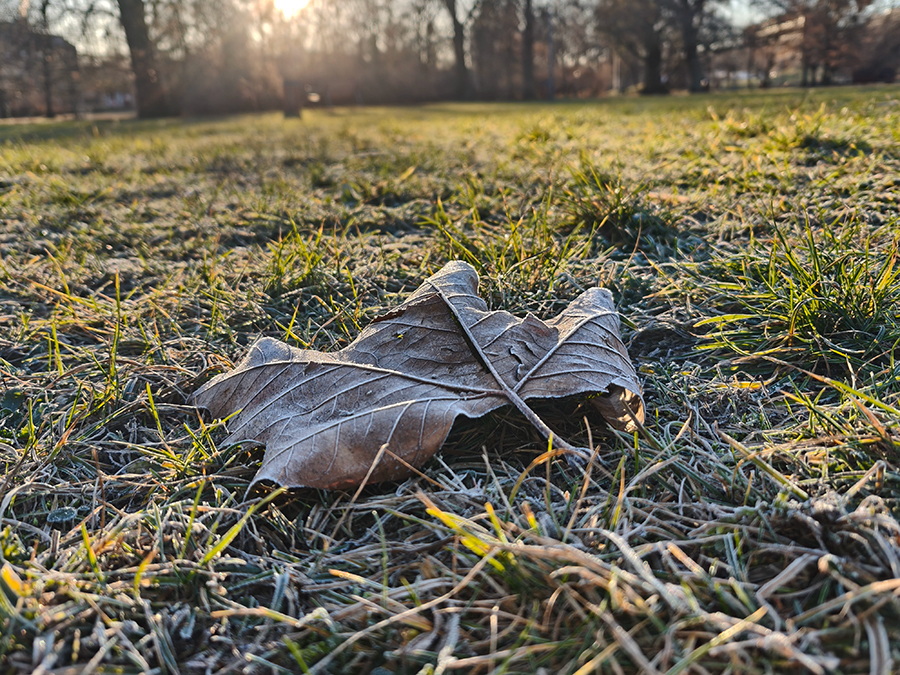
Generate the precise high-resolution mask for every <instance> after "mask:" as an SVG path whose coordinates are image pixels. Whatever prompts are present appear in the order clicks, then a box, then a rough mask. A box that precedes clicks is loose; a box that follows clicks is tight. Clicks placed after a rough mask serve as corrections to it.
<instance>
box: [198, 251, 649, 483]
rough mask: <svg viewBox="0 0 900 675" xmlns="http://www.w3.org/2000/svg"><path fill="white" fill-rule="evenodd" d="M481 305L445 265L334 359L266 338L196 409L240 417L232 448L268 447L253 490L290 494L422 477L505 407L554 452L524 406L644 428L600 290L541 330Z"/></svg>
mask: <svg viewBox="0 0 900 675" xmlns="http://www.w3.org/2000/svg"><path fill="white" fill-rule="evenodd" d="M477 291H478V275H477V273H476V272H475V270H474V269H473V268H472V266H471V265H469V264H467V263H464V262H459V261H456V262H451V263H448V264H447V265H446V266H445V267H444V268H443V269H442V270H441V271H440V272H438V273H437V274H435V275H434V276H433V277H431V278H430V279H428V280H427V281H426V282H425V283H424V284H422V286H421V287H420V288H419V289H418V290H416V292H415V293H413V294H412V296H410V298H409V299H408V300H407V301H406V302H404V303H403V304H402V305H400V306H399V307H397V308H396V309H394V310H393V311H391V312H389V313H387V314H385V315H384V316H381V317H379V318H377V319H375V320H374V321H373V322H372V323H371V325H369V326H368V327H367V328H366V329H365V330H363V331H362V333H360V335H359V337H357V339H356V340H354V341H353V343H351V344H350V345H348V346H347V347H345V348H344V349H342V350H340V351H339V352H335V353H322V352H317V351H312V350H302V349H296V348H293V347H289V346H288V345H286V344H284V343H282V342H279V341H278V340H273V339H271V338H262V339H260V340H259V341H257V342H256V343H255V344H254V345H253V346H252V347H251V348H250V351H249V353H248V354H247V356H246V357H245V358H244V359H243V360H242V361H241V362H240V363H239V364H238V365H237V367H236V368H235V369H234V370H232V371H231V372H228V373H223V374H222V375H218V376H217V377H215V378H213V379H212V380H211V381H210V382H208V383H207V384H206V385H204V386H203V387H202V388H200V389H199V390H198V391H197V393H196V394H195V395H194V403H195V404H196V405H197V406H199V407H201V408H206V409H208V410H209V411H210V412H211V413H212V414H213V415H214V416H215V417H226V416H228V415H231V414H233V413H234V412H236V411H238V410H240V413H239V414H238V415H237V416H236V418H235V419H234V420H233V421H232V422H231V425H232V432H231V435H230V436H229V437H228V438H227V439H226V443H238V442H241V441H256V442H259V443H262V444H265V446H266V452H265V457H264V459H263V462H262V466H261V467H260V469H259V472H258V473H257V475H256V478H255V479H254V483H256V482H257V481H260V480H271V481H274V482H275V483H278V484H280V485H285V486H290V487H317V488H346V487H350V486H354V485H359V484H360V483H361V482H363V481H364V480H367V482H369V483H374V482H378V481H383V480H395V479H398V478H402V477H405V476H407V475H409V474H410V473H411V472H410V470H409V468H407V467H406V466H404V464H403V463H402V462H401V461H398V459H397V457H399V458H401V459H402V460H403V461H405V462H407V463H408V464H409V465H411V466H414V467H419V466H421V465H422V464H423V463H424V462H426V461H427V460H428V459H429V458H430V457H431V456H432V455H434V453H436V452H437V451H438V450H439V449H440V447H441V445H442V444H443V442H444V440H445V439H446V438H447V434H448V433H449V432H450V427H451V426H452V425H453V422H454V420H455V419H456V418H457V417H458V416H460V415H465V416H466V417H470V418H476V417H480V416H482V415H484V414H486V413H488V412H490V411H492V410H495V409H496V408H499V407H501V406H504V405H508V404H512V405H514V406H515V407H516V408H518V409H519V410H520V411H521V412H522V413H523V414H524V415H525V416H526V418H527V419H528V421H529V422H530V423H531V424H532V425H534V426H535V428H536V429H538V431H540V432H541V433H542V434H543V435H544V437H545V438H547V437H549V435H550V430H549V428H548V427H547V425H546V424H544V422H543V421H541V420H540V418H539V417H538V416H537V415H536V414H535V413H534V411H532V410H531V408H529V407H528V405H527V403H526V401H528V400H529V399H539V398H561V397H566V396H575V395H584V394H605V395H603V396H594V397H592V398H591V399H590V400H591V402H592V403H594V405H595V406H596V407H597V409H598V410H599V412H600V413H601V414H602V415H603V416H604V417H605V418H606V420H607V421H608V422H609V423H610V424H611V425H612V426H614V427H616V428H619V429H627V430H630V429H633V428H634V422H633V420H632V418H635V419H637V420H643V416H644V411H643V401H642V399H641V389H640V385H639V384H638V380H637V375H636V374H635V372H634V368H633V367H632V365H631V362H630V361H629V359H628V354H627V352H626V351H625V347H624V345H623V344H622V340H621V338H620V336H619V320H618V315H617V314H616V311H615V308H614V306H613V302H612V295H611V294H610V292H609V291H607V290H605V289H600V288H592V289H590V290H588V291H586V292H585V293H583V294H582V295H581V296H579V297H578V298H576V299H575V300H574V301H573V302H572V303H571V304H570V305H569V307H567V308H566V309H565V311H563V312H562V313H561V314H559V316H557V317H555V318H553V319H550V320H549V321H546V322H544V321H541V320H539V319H537V318H536V317H534V316H533V315H531V314H529V315H527V316H526V317H525V318H524V319H520V318H517V317H515V316H513V315H512V314H510V313H508V312H500V311H496V312H491V311H488V309H487V305H486V304H485V302H484V300H482V299H481V298H479V297H478V295H477ZM554 445H555V446H556V447H558V448H563V449H569V450H574V449H573V448H572V447H571V446H569V445H568V444H567V443H565V442H564V441H562V440H557V439H554ZM382 448H383V449H382ZM395 456H396V457H395ZM379 457H380V459H379ZM376 459H378V463H377V465H376V466H374V467H373V463H374V462H375V460H376ZM370 469H371V473H370ZM367 476H368V478H367Z"/></svg>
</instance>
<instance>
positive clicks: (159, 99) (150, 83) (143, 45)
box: [118, 0, 173, 118]
mask: <svg viewBox="0 0 900 675" xmlns="http://www.w3.org/2000/svg"><path fill="white" fill-rule="evenodd" d="M118 4H119V15H120V20H121V22H122V28H123V29H124V30H125V39H126V40H127V41H128V51H129V52H130V53H131V70H132V71H133V72H134V89H135V95H136V98H137V111H138V117H143V118H147V117H165V116H167V115H171V114H173V111H172V109H171V108H170V107H169V101H168V98H167V96H166V88H165V86H164V85H163V82H162V74H161V73H160V71H159V68H158V67H157V64H156V57H155V55H154V53H153V51H154V50H153V44H152V43H151V42H150V34H149V32H148V30H147V20H146V17H145V15H144V2H143V0H118Z"/></svg>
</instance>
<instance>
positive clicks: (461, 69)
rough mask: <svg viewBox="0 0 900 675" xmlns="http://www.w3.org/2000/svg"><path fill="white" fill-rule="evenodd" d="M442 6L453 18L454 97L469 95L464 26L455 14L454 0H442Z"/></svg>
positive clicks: (462, 97) (466, 96)
mask: <svg viewBox="0 0 900 675" xmlns="http://www.w3.org/2000/svg"><path fill="white" fill-rule="evenodd" d="M444 7H446V8H447V12H448V13H449V14H450V18H451V19H452V20H453V58H454V61H455V66H454V70H455V71H456V98H458V99H465V98H468V96H469V69H468V68H467V67H466V26H465V24H464V23H463V22H462V21H460V20H459V17H458V16H457V15H456V0H444Z"/></svg>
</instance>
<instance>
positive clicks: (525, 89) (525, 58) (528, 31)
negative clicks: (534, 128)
mask: <svg viewBox="0 0 900 675" xmlns="http://www.w3.org/2000/svg"><path fill="white" fill-rule="evenodd" d="M522 14H523V15H524V19H525V21H524V24H525V25H524V28H523V30H522V98H524V99H525V100H526V101H529V100H531V99H533V98H534V6H533V5H532V0H524V5H523V7H522Z"/></svg>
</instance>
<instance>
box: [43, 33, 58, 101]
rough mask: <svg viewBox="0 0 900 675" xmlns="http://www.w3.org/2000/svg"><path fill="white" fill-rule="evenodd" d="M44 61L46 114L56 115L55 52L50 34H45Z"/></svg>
mask: <svg viewBox="0 0 900 675" xmlns="http://www.w3.org/2000/svg"><path fill="white" fill-rule="evenodd" d="M41 56H42V57H43V61H44V107H45V112H44V116H45V117H47V118H48V119H49V118H53V117H55V115H56V113H54V112H53V52H52V51H51V49H50V36H49V35H45V36H44V49H43V50H42V51H41Z"/></svg>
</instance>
